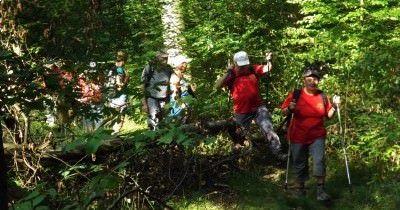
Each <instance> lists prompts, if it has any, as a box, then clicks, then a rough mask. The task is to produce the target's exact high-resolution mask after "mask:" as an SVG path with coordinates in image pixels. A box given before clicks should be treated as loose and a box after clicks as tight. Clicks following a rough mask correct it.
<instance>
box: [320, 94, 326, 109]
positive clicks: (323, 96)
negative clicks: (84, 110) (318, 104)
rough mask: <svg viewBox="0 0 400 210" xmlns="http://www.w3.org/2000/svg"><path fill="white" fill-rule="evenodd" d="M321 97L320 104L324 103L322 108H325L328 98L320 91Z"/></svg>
mask: <svg viewBox="0 0 400 210" xmlns="http://www.w3.org/2000/svg"><path fill="white" fill-rule="evenodd" d="M320 94H321V97H322V102H323V103H324V106H325V108H326V104H327V101H328V97H327V96H326V94H325V93H324V92H323V91H321V93H320Z"/></svg>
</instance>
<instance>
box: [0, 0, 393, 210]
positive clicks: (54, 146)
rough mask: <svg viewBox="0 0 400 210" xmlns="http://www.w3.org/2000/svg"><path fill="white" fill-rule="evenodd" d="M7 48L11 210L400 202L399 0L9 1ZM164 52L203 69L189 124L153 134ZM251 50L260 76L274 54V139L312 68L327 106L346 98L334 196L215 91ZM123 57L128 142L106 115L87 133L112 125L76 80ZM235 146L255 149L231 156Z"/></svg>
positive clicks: (2, 108)
mask: <svg viewBox="0 0 400 210" xmlns="http://www.w3.org/2000/svg"><path fill="white" fill-rule="evenodd" d="M0 42H1V43H0V91H1V93H0V116H1V121H0V123H1V129H0V134H1V135H0V209H1V210H2V209H10V210H11V209H15V210H17V209H18V210H31V209H35V210H46V209H49V210H53V209H62V210H83V209H278V210H280V209H288V210H289V209H296V210H303V209H304V210H306V209H362V210H372V209H385V210H386V209H389V210H390V209H398V206H400V198H399V196H398V195H399V194H400V176H399V173H400V126H399V125H400V122H399V116H400V1H398V0H346V1H342V0H253V1H239V0H229V1H228V0H202V1H198V0H82V1H69V0H51V1H50V0H0ZM162 49H168V50H169V52H175V54H173V53H170V54H169V56H174V55H176V52H177V53H179V54H184V55H186V56H187V57H189V58H191V61H190V62H189V63H188V69H187V74H188V80H189V81H190V84H192V85H193V87H194V89H195V90H194V92H195V94H196V97H195V98H194V97H193V98H190V99H188V100H189V104H190V106H189V108H188V110H189V111H190V115H188V118H187V119H186V120H185V122H184V123H182V122H180V121H177V120H174V119H172V120H171V119H169V118H168V119H165V124H164V125H163V126H162V127H160V128H159V129H157V130H152V129H149V128H148V126H147V123H146V118H147V115H146V113H144V112H143V111H142V102H141V100H142V98H143V97H144V95H143V91H142V84H141V75H142V70H143V68H144V66H145V65H146V64H147V63H149V62H152V61H153V60H154V57H155V56H156V54H157V52H159V51H160V50H162ZM241 50H244V51H246V52H247V53H248V55H249V58H250V61H251V63H254V64H266V62H267V60H266V59H265V56H264V54H265V53H266V52H272V54H273V58H272V64H273V69H272V71H271V73H270V74H268V75H267V76H265V77H261V78H260V80H259V84H260V88H261V90H260V91H261V97H262V99H263V101H264V102H265V104H266V106H267V108H268V110H269V112H270V114H271V115H272V124H273V126H274V127H275V128H278V127H279V126H280V125H282V122H283V121H284V120H285V116H283V115H282V113H281V104H282V103H283V101H284V100H285V98H286V97H287V96H288V94H289V93H290V92H291V91H293V90H294V89H296V88H300V87H302V85H303V78H302V73H303V70H304V69H305V68H306V67H307V66H310V65H314V64H319V65H320V66H321V74H322V78H321V81H320V83H319V86H318V88H319V89H321V90H323V91H324V93H326V95H327V96H328V99H329V100H331V99H332V96H334V95H338V96H340V97H341V106H340V112H338V113H337V114H335V116H334V117H333V118H332V119H331V120H327V121H326V123H325V126H326V130H327V138H326V148H325V149H326V161H327V177H326V188H327V190H328V191H329V192H330V194H331V196H332V199H331V200H329V201H326V202H325V201H324V202H321V201H317V200H316V199H315V193H316V188H315V185H316V183H315V180H313V179H310V182H309V183H308V182H307V185H306V189H307V194H306V195H305V196H300V197H299V196H298V195H297V194H296V193H295V192H294V190H293V188H292V184H293V182H294V172H293V168H292V167H290V166H292V165H291V164H289V167H287V163H286V162H280V161H278V160H276V159H274V158H273V157H272V154H271V152H270V151H269V150H268V145H267V143H266V142H265V140H264V138H263V136H262V134H261V133H260V132H259V130H258V129H257V126H256V125H254V124H251V127H250V129H251V132H249V133H248V134H247V136H241V135H239V134H238V133H237V129H236V125H235V122H234V112H233V108H232V107H233V102H232V98H231V97H230V95H229V94H230V93H229V92H228V91H226V90H224V91H219V90H217V89H216V88H215V84H216V81H217V80H218V79H219V78H220V77H221V76H222V75H224V74H225V73H226V72H227V69H228V67H229V66H230V65H232V64H233V63H234V61H233V56H234V54H235V53H236V52H238V51H241ZM118 51H123V52H125V53H126V54H127V60H126V71H127V74H128V75H129V78H130V79H129V83H128V85H127V91H128V94H127V95H128V96H129V98H128V103H127V105H126V110H125V111H126V112H125V118H124V119H123V120H124V124H123V127H122V129H121V130H120V131H119V133H118V134H117V135H115V134H114V133H113V124H114V123H115V122H118V120H120V118H119V115H120V113H119V112H118V111H116V110H115V109H112V108H111V107H109V106H107V105H105V103H104V111H103V113H102V114H101V116H100V117H102V118H103V121H102V123H101V125H100V126H99V127H98V128H96V129H87V128H86V127H85V124H84V121H85V120H84V119H85V118H88V117H89V118H91V119H96V118H98V117H99V113H91V112H89V110H90V109H91V106H90V105H88V104H85V103H82V101H79V100H77V98H79V97H80V95H79V94H80V92H79V91H77V90H76V87H77V86H78V85H79V78H78V77H79V76H78V75H87V74H93V73H95V74H96V75H100V76H99V77H102V76H104V77H105V75H107V72H108V71H109V69H110V67H111V66H113V64H114V62H115V58H116V56H115V55H116V53H117V52H118ZM56 71H57V75H56V76H57V78H54V75H55V73H54V72H56ZM59 75H63V76H62V79H59V77H58V76H59ZM77 78H78V79H77ZM52 83H54V84H53V85H52ZM104 94H105V93H104ZM102 102H103V101H101V103H102ZM166 109H168V106H167V107H166ZM88 113H89V114H88ZM278 135H279V137H280V141H281V142H282V144H283V146H284V148H285V151H287V149H288V147H289V145H288V143H287V141H286V137H287V136H286V135H285V132H278ZM238 138H246V139H250V140H251V141H252V142H254V144H253V146H247V147H246V146H244V148H242V150H241V151H240V152H236V153H233V152H232V151H231V150H232V147H233V144H234V141H236V140H237V139H238Z"/></svg>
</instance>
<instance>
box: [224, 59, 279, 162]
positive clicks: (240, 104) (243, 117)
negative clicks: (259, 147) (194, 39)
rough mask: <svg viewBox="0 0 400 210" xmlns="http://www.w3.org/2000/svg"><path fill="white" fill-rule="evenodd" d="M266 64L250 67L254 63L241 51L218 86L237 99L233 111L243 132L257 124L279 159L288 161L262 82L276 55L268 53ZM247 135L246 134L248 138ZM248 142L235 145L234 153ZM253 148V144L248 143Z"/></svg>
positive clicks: (234, 101) (234, 100) (234, 99)
mask: <svg viewBox="0 0 400 210" xmlns="http://www.w3.org/2000/svg"><path fill="white" fill-rule="evenodd" d="M265 57H266V59H267V61H268V62H267V64H266V65H257V64H255V65H250V60H249V57H248V55H247V53H246V52H245V51H240V52H237V53H236V54H235V55H234V56H233V60H234V62H235V64H234V65H233V66H230V67H229V68H228V71H227V73H226V74H225V75H224V76H223V77H221V78H220V79H218V80H217V82H216V87H217V89H221V88H222V87H228V88H229V89H230V91H231V95H232V98H233V109H234V112H235V120H236V123H237V124H238V126H239V128H240V130H241V131H242V132H243V133H242V134H245V133H246V132H248V130H249V127H250V123H251V121H252V120H254V121H255V123H256V124H257V126H258V127H259V128H260V130H261V131H262V133H263V134H264V136H265V138H266V140H267V142H268V143H269V148H270V150H271V152H272V154H273V155H274V156H275V157H276V158H277V159H278V160H284V159H285V158H286V154H284V153H282V145H281V142H280V141H279V137H278V135H277V134H276V133H275V131H274V129H273V126H272V123H271V115H270V113H269V111H268V109H267V107H266V106H265V105H264V103H263V101H262V99H261V94H260V87H259V84H258V79H259V78H260V76H261V75H263V74H265V73H268V72H270V71H271V68H272V64H271V59H272V53H270V52H269V53H266V54H265ZM244 136H246V135H244ZM244 143H245V141H242V142H239V143H237V144H236V145H235V146H234V148H233V149H234V150H237V149H239V148H240V147H241V146H242V145H243V144H244ZM247 143H249V144H250V145H251V143H252V142H247Z"/></svg>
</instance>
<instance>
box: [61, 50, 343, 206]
mask: <svg viewBox="0 0 400 210" xmlns="http://www.w3.org/2000/svg"><path fill="white" fill-rule="evenodd" d="M265 58H266V61H267V64H265V65H259V64H250V60H249V57H248V54H247V53H246V52H245V51H239V52H237V53H235V54H234V56H233V61H234V65H232V66H230V67H229V68H228V69H227V71H226V73H225V74H224V75H223V76H222V77H220V78H219V79H218V80H217V81H216V88H217V89H219V90H220V89H222V88H227V89H229V90H230V93H231V95H232V98H233V110H234V118H235V121H236V124H237V127H238V128H240V129H239V130H240V131H241V132H242V134H243V135H242V136H246V135H249V134H248V131H249V128H250V125H251V122H252V121H254V122H255V124H256V125H257V126H258V128H259V129H260V131H261V132H262V134H263V135H264V137H265V141H266V142H267V143H268V145H269V149H270V151H271V153H272V154H273V155H274V156H275V157H276V159H277V160H278V161H285V160H286V161H289V158H291V160H292V162H293V168H294V172H295V174H296V177H295V178H296V182H295V189H297V191H298V192H299V193H300V194H305V182H306V181H307V180H309V176H310V175H309V156H311V157H312V159H313V162H312V163H313V166H312V169H313V176H314V177H315V178H316V179H317V185H318V186H317V199H318V200H329V199H330V196H329V195H328V194H327V193H326V192H325V176H326V164H325V139H326V129H325V126H324V120H325V119H330V118H332V117H333V115H334V113H335V112H336V109H337V108H338V107H339V105H340V97H339V96H334V97H333V98H332V102H331V101H330V100H328V98H327V96H326V95H325V93H323V92H322V91H321V90H319V89H318V84H319V82H320V79H321V75H320V69H318V67H316V66H310V67H306V68H305V69H304V72H303V75H302V76H303V83H304V86H303V87H302V88H301V89H296V90H292V91H291V92H290V93H289V94H288V96H287V97H286V99H285V100H284V102H283V103H282V105H281V110H282V113H283V115H285V116H287V119H289V120H288V129H287V139H288V141H289V145H290V146H289V151H288V152H287V153H286V152H284V151H283V148H282V144H281V141H280V138H279V136H278V135H277V133H276V131H275V130H274V127H273V125H272V119H271V114H270V112H269V110H268V109H267V107H266V105H265V104H264V103H263V101H262V98H261V93H260V86H259V82H258V80H259V78H260V77H261V76H262V75H264V74H267V73H270V72H271V71H272V67H273V66H272V62H271V61H272V53H271V52H267V53H266V54H265ZM126 59H127V56H126V54H125V53H123V52H122V51H119V52H118V53H117V57H116V60H115V64H114V65H113V67H112V68H111V69H110V71H109V72H108V74H107V76H106V77H107V78H108V79H106V81H104V78H100V77H99V74H96V73H94V74H91V73H86V74H87V75H84V74H82V75H80V77H79V85H80V86H81V92H82V96H81V98H80V102H82V103H84V104H87V105H88V106H87V107H89V110H88V113H89V114H90V115H88V116H87V117H85V120H84V121H85V124H86V127H87V128H88V130H89V131H93V130H94V129H96V128H98V127H99V126H100V125H101V123H102V110H103V105H104V99H103V98H102V97H103V95H104V94H103V93H101V92H102V91H100V90H102V89H103V90H104V89H105V90H107V91H106V93H107V94H106V96H105V97H106V98H107V100H106V101H107V103H106V104H107V105H108V106H109V107H111V108H114V109H116V111H117V113H118V117H117V120H116V122H115V124H114V125H113V133H118V132H119V131H120V130H121V128H122V125H123V121H124V109H125V108H126V107H127V103H128V95H127V84H128V79H129V76H128V73H127V72H126V71H125V62H126ZM191 60H192V59H190V58H188V57H186V56H184V55H177V56H175V57H173V58H172V59H169V54H168V53H167V52H166V51H162V50H161V51H158V52H157V53H156V55H155V59H153V60H152V61H151V62H149V63H148V64H147V65H146V66H145V67H144V69H143V71H142V75H141V83H142V86H141V89H142V93H143V97H142V99H141V102H142V107H141V110H142V111H143V112H145V113H147V125H148V127H149V128H150V129H152V130H156V129H159V128H160V127H162V125H163V122H164V121H165V120H166V118H169V119H179V122H185V117H186V116H187V115H188V113H187V111H188V107H190V106H191V104H190V102H188V101H187V100H185V98H186V97H188V96H191V97H195V94H194V92H193V88H192V86H191V84H190V83H189V82H188V80H187V78H186V75H185V72H186V70H187V66H188V63H190V62H191ZM67 78H68V77H67ZM189 101H190V100H189ZM167 104H169V106H167ZM166 107H169V109H166ZM93 116H96V118H93ZM245 143H249V142H245V141H243V142H240V143H239V144H236V145H235V146H234V147H233V149H240V148H241V147H242V146H243V145H244V144H245ZM288 163H289V162H288Z"/></svg>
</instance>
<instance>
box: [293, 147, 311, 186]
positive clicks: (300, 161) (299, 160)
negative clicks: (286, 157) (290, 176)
mask: <svg viewBox="0 0 400 210" xmlns="http://www.w3.org/2000/svg"><path fill="white" fill-rule="evenodd" d="M291 149H292V150H291V153H292V158H293V168H294V173H295V176H296V186H295V188H296V189H297V190H299V191H300V192H301V193H305V190H304V183H305V182H306V181H307V180H308V179H309V173H308V169H309V166H308V157H309V153H308V145H306V144H295V143H292V146H291Z"/></svg>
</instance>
